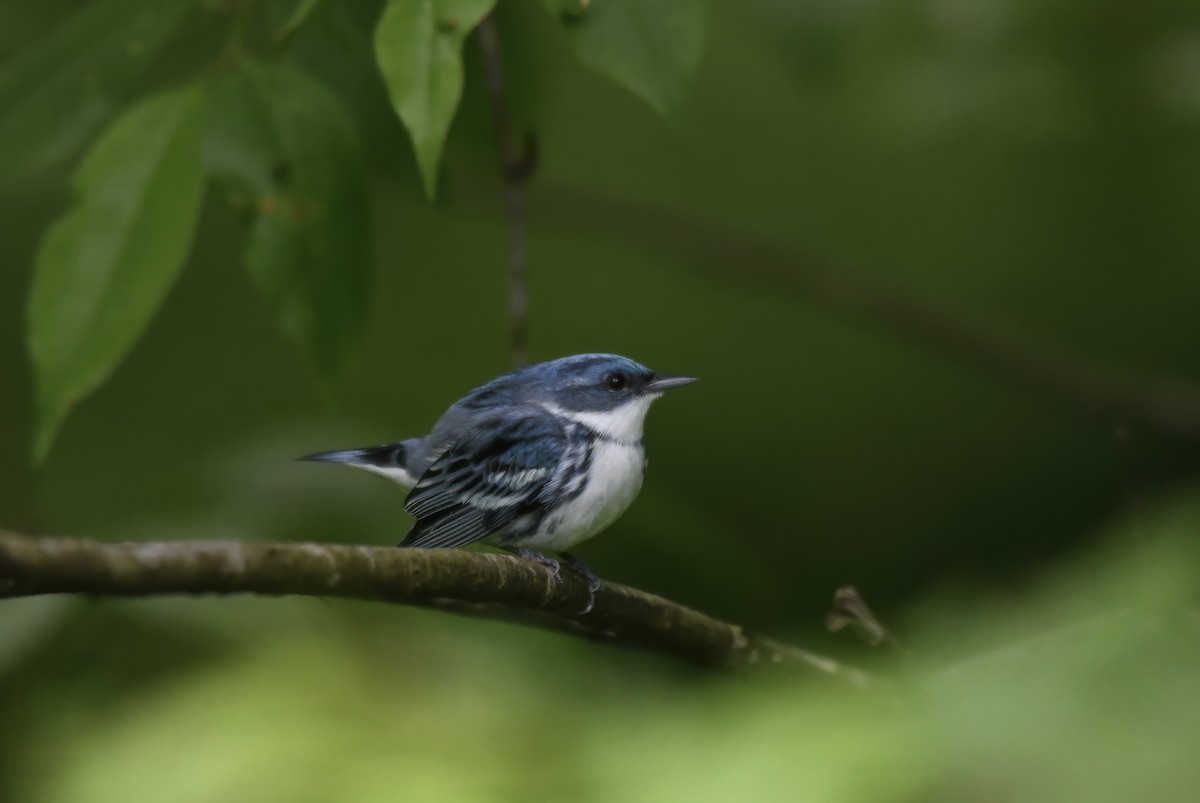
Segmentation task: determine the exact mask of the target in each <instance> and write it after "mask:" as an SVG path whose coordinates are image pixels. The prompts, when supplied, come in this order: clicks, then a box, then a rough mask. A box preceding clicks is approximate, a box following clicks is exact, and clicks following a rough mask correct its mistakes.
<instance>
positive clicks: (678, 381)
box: [646, 374, 696, 393]
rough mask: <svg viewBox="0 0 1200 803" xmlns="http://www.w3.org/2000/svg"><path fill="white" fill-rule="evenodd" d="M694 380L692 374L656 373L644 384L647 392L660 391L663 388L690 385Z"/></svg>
mask: <svg viewBox="0 0 1200 803" xmlns="http://www.w3.org/2000/svg"><path fill="white" fill-rule="evenodd" d="M695 381H696V377H694V376H667V375H666V374H656V375H655V377H654V379H652V380H651V381H650V382H649V383H648V384H647V385H646V392H647V393H662V392H663V391H664V390H670V389H671V388H678V387H683V386H684V385H690V384H692V383H693V382H695Z"/></svg>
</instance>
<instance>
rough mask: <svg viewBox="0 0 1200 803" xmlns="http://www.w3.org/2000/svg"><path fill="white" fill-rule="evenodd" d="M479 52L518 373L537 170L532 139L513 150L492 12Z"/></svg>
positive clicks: (524, 347) (524, 353)
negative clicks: (495, 149) (498, 177)
mask: <svg viewBox="0 0 1200 803" xmlns="http://www.w3.org/2000/svg"><path fill="white" fill-rule="evenodd" d="M479 50H480V52H482V53H483V66H484V74H485V77H486V78H487V89H488V99H489V100H490V101H491V105H492V120H493V121H494V122H495V124H496V137H497V139H498V140H499V142H500V158H501V161H502V171H501V172H502V175H503V177H504V213H505V216H506V218H507V220H508V314H509V320H510V324H511V326H512V335H511V338H512V339H511V349H512V365H513V367H514V368H520V367H521V366H523V365H525V364H526V363H527V362H528V341H529V301H528V293H527V291H526V286H525V265H526V261H527V253H526V249H525V197H524V190H523V189H522V185H523V184H524V183H525V181H526V180H527V179H528V178H529V177H530V176H531V175H532V174H533V171H534V169H535V168H536V165H537V140H536V139H535V138H534V136H533V134H531V133H527V134H526V135H525V139H524V150H523V151H518V150H517V143H516V138H515V137H514V135H513V131H512V120H511V116H510V115H509V111H508V98H507V96H506V94H505V88H504V64H503V62H502V61H501V59H500V35H499V33H498V32H497V30H496V19H495V16H494V12H493V13H492V14H488V15H487V16H486V17H484V18H483V22H481V23H480V24H479Z"/></svg>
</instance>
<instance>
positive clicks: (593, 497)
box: [299, 354, 696, 609]
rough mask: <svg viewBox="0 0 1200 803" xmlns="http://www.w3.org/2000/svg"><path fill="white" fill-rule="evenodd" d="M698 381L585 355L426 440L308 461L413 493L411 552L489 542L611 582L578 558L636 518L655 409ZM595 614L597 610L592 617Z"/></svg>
mask: <svg viewBox="0 0 1200 803" xmlns="http://www.w3.org/2000/svg"><path fill="white" fill-rule="evenodd" d="M695 381H696V378H695V377H690V376H672V375H668V374H662V373H659V372H657V371H652V370H651V369H649V368H647V367H646V366H644V365H642V364H641V363H638V362H635V361H634V360H631V359H629V358H628V357H622V356H620V355H617V354H578V355H575V356H571V357H563V358H561V359H557V360H551V361H549V362H542V363H538V364H536V365H530V366H527V367H525V368H520V369H518V370H515V371H512V372H510V373H507V374H504V375H502V376H499V377H496V378H495V379H493V380H491V381H490V382H487V383H486V384H484V385H481V386H479V387H477V388H475V389H474V390H472V391H470V392H469V393H467V394H466V395H465V396H463V397H462V398H461V399H459V400H458V401H456V402H455V403H454V404H453V405H451V406H450V407H449V408H448V409H447V410H446V412H445V413H443V414H442V416H441V418H439V419H438V421H437V423H436V424H434V426H433V429H432V430H431V431H430V432H429V434H428V435H425V436H423V437H416V438H408V439H407V440H401V441H398V442H394V443H389V444H385V445H383V446H375V447H367V448H361V449H343V450H339V451H331V452H318V453H316V454H310V455H306V456H304V457H301V458H299V459H300V460H312V461H318V462H325V463H342V464H345V465H348V466H352V467H354V468H358V469H362V470H364V471H368V472H371V473H373V474H378V475H380V476H383V477H386V478H387V479H389V480H392V481H393V482H395V483H397V484H398V485H400V486H402V487H404V488H407V489H410V491H409V494H408V498H407V499H406V500H405V503H404V508H405V510H407V511H408V512H409V513H410V514H412V516H413V517H415V519H416V523H415V524H414V525H413V527H412V529H411V530H410V531H409V532H408V534H407V536H406V537H405V538H404V540H403V541H402V542H401V543H400V544H399V546H401V547H424V548H433V549H453V548H458V547H464V546H467V545H469V544H473V543H484V544H488V545H490V546H494V547H498V548H500V549H503V550H506V551H508V552H511V553H513V554H515V555H517V556H519V557H522V558H526V559H529V560H533V561H536V562H538V563H541V564H543V565H545V566H547V567H548V568H549V569H550V570H551V571H552V572H553V574H554V576H555V578H557V579H559V580H561V575H560V563H559V561H558V560H555V559H553V558H551V557H548V556H547V555H546V554H545V553H546V552H553V553H557V554H558V555H559V556H560V557H561V558H562V561H563V562H565V563H566V564H567V565H568V566H570V567H571V568H572V569H574V570H575V571H577V572H579V573H580V574H582V575H583V576H584V578H585V579H586V580H587V582H588V587H589V591H590V593H591V595H592V600H594V598H595V593H596V592H597V591H598V590H599V589H600V588H601V587H602V585H603V584H602V581H601V580H600V579H599V577H597V576H596V574H595V573H594V572H593V571H592V570H591V569H590V568H588V566H587V565H586V564H585V563H584V562H583V561H581V560H579V559H578V558H577V557H575V556H574V555H573V554H572V553H571V552H570V551H569V550H571V549H573V548H574V547H575V546H576V545H577V544H579V543H581V542H582V541H585V540H586V539H588V538H591V537H592V536H594V535H596V534H597V533H599V532H600V531H601V530H604V529H605V528H607V527H608V526H609V525H611V524H612V523H613V522H614V521H616V520H617V518H618V517H620V515H621V514H622V513H624V512H625V510H626V509H627V508H628V507H629V505H630V504H631V503H632V502H633V500H634V498H635V497H637V495H638V492H639V491H640V490H641V487H642V481H643V479H644V477H645V471H646V448H645V442H644V440H643V435H642V433H643V425H644V422H645V419H646V414H647V412H649V410H650V405H651V404H652V403H653V402H654V401H655V400H656V399H658V398H659V397H661V396H662V395H663V393H665V392H666V391H667V390H670V389H672V388H677V387H681V386H683V385H688V384H691V383H692V382H695ZM590 608H591V601H590V600H589V603H588V609H590Z"/></svg>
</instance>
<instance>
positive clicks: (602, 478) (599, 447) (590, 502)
mask: <svg viewBox="0 0 1200 803" xmlns="http://www.w3.org/2000/svg"><path fill="white" fill-rule="evenodd" d="M645 475H646V457H645V452H644V450H643V449H642V447H641V444H630V443H617V442H614V441H609V440H597V441H596V442H595V444H594V446H593V452H592V468H591V472H590V473H589V476H588V483H587V485H585V486H584V488H583V492H582V493H580V494H579V496H577V497H575V498H574V499H572V500H571V501H570V502H567V503H565V504H563V505H562V506H560V507H558V508H556V509H555V510H554V511H553V512H551V513H550V515H548V516H546V518H545V519H543V520H542V523H541V526H540V527H538V529H537V532H536V533H534V534H533V535H530V536H528V537H526V538H523V539H521V546H523V547H528V548H530V549H542V550H547V551H550V552H562V551H563V550H566V549H570V548H571V547H573V546H574V545H575V544H578V543H579V542H581V541H584V540H586V539H588V538H591V537H592V536H593V535H595V534H596V533H598V532H600V531H601V530H603V529H604V528H605V527H607V526H608V525H610V524H612V523H613V522H614V521H616V520H617V518H618V517H619V516H620V515H621V514H622V513H624V512H625V510H626V509H627V508H628V507H629V505H630V503H632V502H633V500H634V499H635V498H636V497H637V495H638V491H640V490H641V489H642V480H643V478H644V477H645Z"/></svg>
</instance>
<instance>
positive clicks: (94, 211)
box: [27, 87, 204, 461]
mask: <svg viewBox="0 0 1200 803" xmlns="http://www.w3.org/2000/svg"><path fill="white" fill-rule="evenodd" d="M202 114H203V93H202V92H201V90H200V89H199V88H198V87H188V88H186V89H181V90H176V91H173V92H170V93H167V94H163V95H158V96H155V97H153V98H151V99H150V100H147V101H144V102H143V103H140V104H139V105H137V106H135V107H133V108H132V109H130V110H129V111H128V112H126V113H125V114H124V115H123V116H122V117H120V118H119V119H118V120H117V121H116V122H115V123H114V124H113V125H112V126H111V127H110V128H109V129H108V130H107V131H106V132H105V133H104V134H103V135H102V136H101V137H100V139H99V140H98V141H97V142H96V144H95V145H94V146H93V147H92V149H91V151H90V152H89V153H88V154H87V156H86V157H84V160H83V163H82V164H81V165H80V167H79V169H78V171H76V173H75V176H74V177H73V179H72V189H73V190H74V196H75V197H74V201H73V203H72V205H71V208H70V209H69V210H68V211H67V213H66V214H65V215H63V216H62V217H61V218H59V219H58V220H57V221H56V222H55V223H54V225H53V226H51V228H50V230H49V231H48V232H47V233H46V236H45V238H44V239H43V240H42V245H41V248H40V249H39V251H38V255H37V261H36V264H35V266H34V272H33V286H32V288H31V290H30V296H29V307H28V321H27V323H28V340H29V352H30V356H31V357H32V360H33V367H34V374H35V379H36V385H37V397H38V404H37V416H38V421H37V431H36V435H35V437H34V459H35V461H40V460H41V459H42V458H43V457H44V456H45V455H46V453H47V452H48V451H49V449H50V445H51V443H52V442H53V440H54V435H55V433H56V432H57V431H58V428H59V426H60V425H61V424H62V421H63V419H64V418H65V417H66V415H67V413H68V412H69V410H70V409H71V406H72V405H74V404H75V403H76V402H78V401H79V400H80V399H82V398H83V397H84V396H86V395H87V394H89V393H91V392H92V391H93V390H95V389H96V388H97V387H99V385H100V384H101V383H102V382H103V381H104V380H105V379H106V378H107V377H108V375H109V374H111V373H112V371H113V369H114V368H115V367H116V366H117V364H118V363H119V362H120V361H121V358H122V357H124V356H125V353H126V352H128V351H129V349H130V348H131V347H132V346H133V344H134V343H135V342H136V341H137V339H138V337H140V336H141V334H142V332H143V331H144V330H145V329H146V326H147V325H148V324H149V323H150V319H151V318H152V317H153V316H154V313H155V311H156V310H157V309H158V307H159V305H160V304H161V303H162V301H163V299H164V298H166V295H167V292H168V291H169V290H170V289H171V286H172V285H173V284H174V283H175V279H176V277H177V276H178V275H179V269H180V268H181V267H182V265H183V263H184V259H185V257H186V256H187V253H188V250H189V247H190V245H191V241H192V235H193V233H194V232H195V228H196V219H197V217H198V215H199V211H200V201H201V198H202V195H203V191H204V171H203V169H202V165H201V136H200V134H201V122H202Z"/></svg>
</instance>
